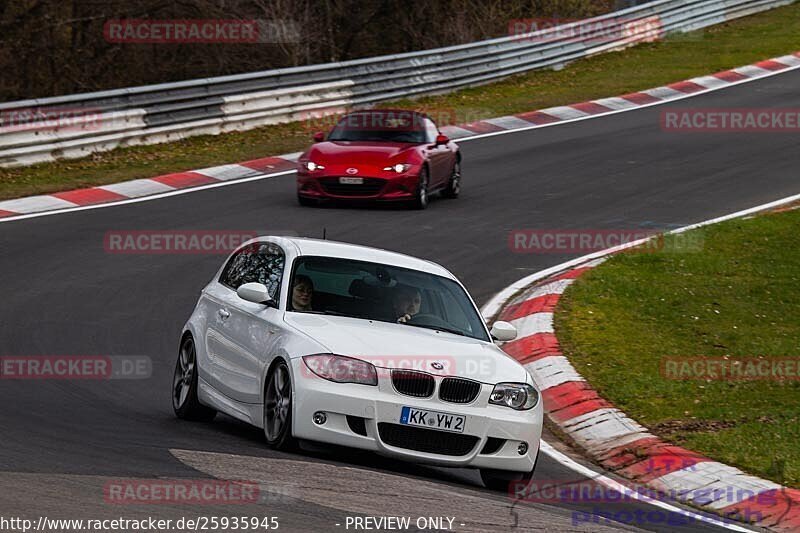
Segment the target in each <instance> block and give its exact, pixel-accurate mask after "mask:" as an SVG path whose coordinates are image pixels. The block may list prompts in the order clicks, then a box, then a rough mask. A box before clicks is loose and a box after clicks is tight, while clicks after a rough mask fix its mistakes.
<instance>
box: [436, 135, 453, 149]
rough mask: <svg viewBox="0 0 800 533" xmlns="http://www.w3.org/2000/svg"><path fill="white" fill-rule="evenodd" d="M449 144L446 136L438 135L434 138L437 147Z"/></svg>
mask: <svg viewBox="0 0 800 533" xmlns="http://www.w3.org/2000/svg"><path fill="white" fill-rule="evenodd" d="M449 142H450V137H448V136H447V135H442V134H441V133H440V134H439V135H437V136H436V146H439V145H441V144H447V143H449Z"/></svg>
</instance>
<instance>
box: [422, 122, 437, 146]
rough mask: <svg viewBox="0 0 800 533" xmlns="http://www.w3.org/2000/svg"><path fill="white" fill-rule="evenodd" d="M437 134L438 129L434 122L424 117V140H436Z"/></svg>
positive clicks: (431, 141) (430, 141)
mask: <svg viewBox="0 0 800 533" xmlns="http://www.w3.org/2000/svg"><path fill="white" fill-rule="evenodd" d="M437 135H439V129H438V128H437V127H436V124H434V123H433V121H432V120H431V119H429V118H426V119H425V140H426V141H427V142H429V143H434V142H436V136H437Z"/></svg>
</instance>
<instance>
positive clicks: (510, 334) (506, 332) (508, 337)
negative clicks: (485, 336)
mask: <svg viewBox="0 0 800 533" xmlns="http://www.w3.org/2000/svg"><path fill="white" fill-rule="evenodd" d="M490 333H491V334H492V337H494V338H495V339H497V340H499V341H503V342H505V341H513V340H514V339H516V338H517V328H515V327H514V326H513V324H511V323H510V322H504V321H503V320H498V321H497V322H495V323H494V324H493V325H492V329H491V331H490Z"/></svg>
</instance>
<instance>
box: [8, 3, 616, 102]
mask: <svg viewBox="0 0 800 533" xmlns="http://www.w3.org/2000/svg"><path fill="white" fill-rule="evenodd" d="M631 3H632V2H631V0H173V1H164V0H106V1H100V0H0V72H2V76H0V101H10V100H20V99H26V98H35V97H43V96H53V95H59V94H69V93H76V92H87V91H96V90H102V89H111V88H118V87H129V86H135V85H146V84H152V83H160V82H168V81H178V80H184V79H191V78H200V77H208V76H220V75H225V74H236V73H242V72H251V71H256V70H266V69H271V68H278V67H288V66H296V65H306V64H313V63H324V62H328V61H344V60H348V59H356V58H360V57H369V56H375V55H382V54H392V53H399V52H408V51H414V50H422V49H425V48H434V47H439V46H448V45H453V44H459V43H466V42H470V41H476V40H480V39H487V38H491V37H499V36H503V35H507V34H508V28H509V22H510V21H511V20H513V19H530V18H536V17H557V18H583V17H588V16H593V15H598V14H601V13H604V12H607V11H609V10H611V9H614V8H615V6H620V7H621V6H623V5H630V4H631ZM110 19H156V20H164V19H264V20H271V21H283V23H285V24H289V25H290V26H291V28H292V31H293V32H294V37H292V38H290V39H285V40H284V42H276V43H252V44H238V43H237V44H129V43H125V44H120V43H112V42H108V40H106V38H105V36H104V33H103V29H104V25H105V23H106V21H108V20H110Z"/></svg>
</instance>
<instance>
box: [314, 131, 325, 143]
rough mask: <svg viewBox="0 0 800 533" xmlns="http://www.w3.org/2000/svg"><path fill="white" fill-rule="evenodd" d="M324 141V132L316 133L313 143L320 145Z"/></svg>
mask: <svg viewBox="0 0 800 533" xmlns="http://www.w3.org/2000/svg"><path fill="white" fill-rule="evenodd" d="M324 140H325V133H324V132H321V131H318V132H317V133H315V134H314V142H315V143H321V142H322V141H324Z"/></svg>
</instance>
